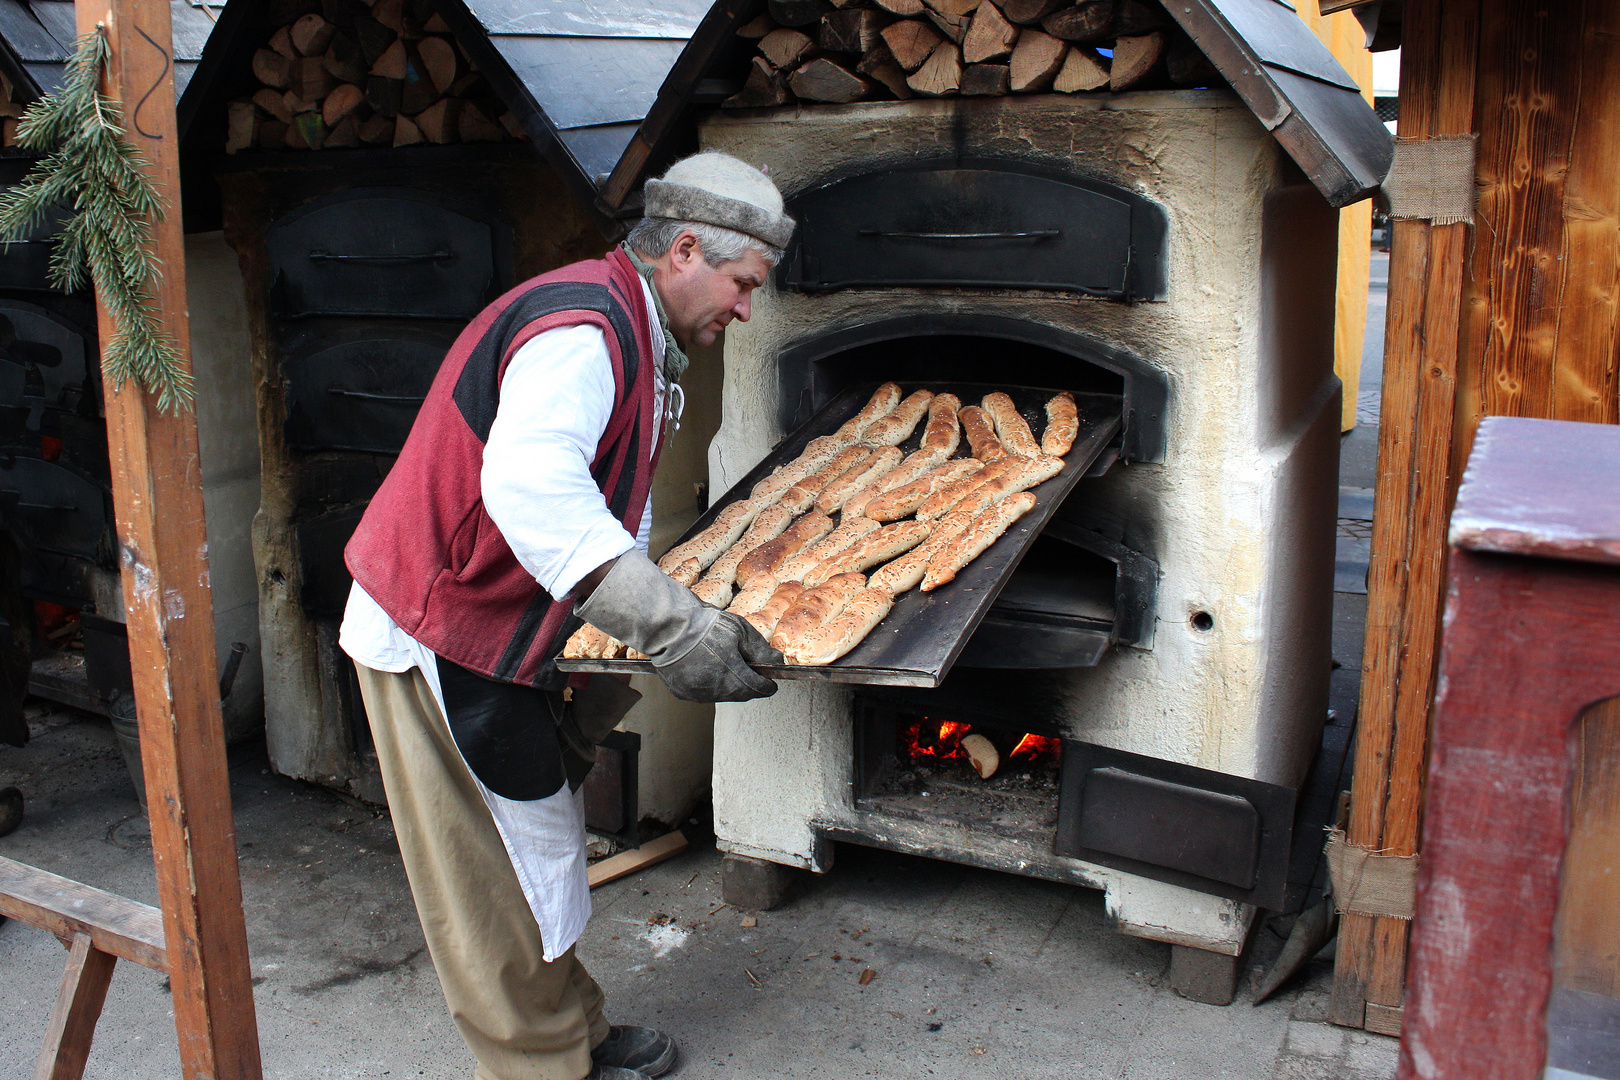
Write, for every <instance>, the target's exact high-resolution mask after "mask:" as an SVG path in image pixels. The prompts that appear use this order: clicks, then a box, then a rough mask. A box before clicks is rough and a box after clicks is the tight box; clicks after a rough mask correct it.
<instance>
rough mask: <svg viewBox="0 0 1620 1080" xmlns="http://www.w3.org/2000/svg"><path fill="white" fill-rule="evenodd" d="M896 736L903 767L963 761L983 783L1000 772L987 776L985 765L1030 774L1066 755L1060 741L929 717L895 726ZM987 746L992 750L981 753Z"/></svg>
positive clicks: (1042, 736)
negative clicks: (977, 772) (975, 772)
mask: <svg viewBox="0 0 1620 1080" xmlns="http://www.w3.org/2000/svg"><path fill="white" fill-rule="evenodd" d="M896 734H897V735H898V736H899V740H898V743H899V745H898V746H897V747H896V757H897V758H898V759H899V761H900V763H901V765H902V766H905V765H908V764H916V763H918V762H923V761H928V760H935V761H961V762H964V763H967V764H970V765H972V766H973V768H974V769H976V770H978V771H979V773H980V775H981V776H982V777H983V778H984V779H989V777H990V776H991V775H994V773H995V772H996V771H998V770H997V769H996V768H992V769H991V770H990V771H989V772H986V771H985V769H984V767H983V764H982V763H984V762H985V761H986V760H989V761H995V762H997V763H998V764H999V768H1000V769H1001V770H1005V769H1008V768H1010V767H1015V766H1016V767H1018V768H1020V769H1021V770H1023V771H1026V772H1030V771H1035V770H1037V769H1044V768H1047V767H1051V768H1055V767H1056V766H1057V764H1058V762H1059V761H1060V760H1061V759H1062V755H1063V742H1062V740H1061V739H1054V738H1051V737H1050V736H1046V735H1036V734H1033V733H1027V734H1023V735H1018V734H1016V733H1009V732H1008V731H1007V730H1006V729H1005V728H984V729H983V730H979V729H977V728H976V727H975V725H973V724H964V723H961V722H959V721H956V720H935V719H933V718H932V717H927V716H924V717H920V718H918V719H916V720H911V721H907V722H902V723H900V724H898V725H896ZM964 740H966V745H964ZM975 740H978V743H977V745H975ZM984 743H988V744H989V748H987V749H981V748H982V747H983V745H984Z"/></svg>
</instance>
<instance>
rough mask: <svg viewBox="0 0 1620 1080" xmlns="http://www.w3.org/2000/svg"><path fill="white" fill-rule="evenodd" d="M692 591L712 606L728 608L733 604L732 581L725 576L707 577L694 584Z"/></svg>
mask: <svg viewBox="0 0 1620 1080" xmlns="http://www.w3.org/2000/svg"><path fill="white" fill-rule="evenodd" d="M692 592H693V593H695V594H696V595H697V598H698V599H699V600H701V601H703V602H704V603H705V604H708V605H709V606H710V607H717V608H726V607H730V606H731V595H732V588H731V582H730V581H727V580H725V579H724V578H713V577H705V578H704V579H703V580H702V581H700V582H698V583H697V584H696V585H694V586H692Z"/></svg>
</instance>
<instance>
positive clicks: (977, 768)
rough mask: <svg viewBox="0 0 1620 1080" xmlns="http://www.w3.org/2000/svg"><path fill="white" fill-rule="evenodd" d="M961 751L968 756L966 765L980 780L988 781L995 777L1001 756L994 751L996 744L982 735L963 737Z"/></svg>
mask: <svg viewBox="0 0 1620 1080" xmlns="http://www.w3.org/2000/svg"><path fill="white" fill-rule="evenodd" d="M962 750H963V751H964V752H965V753H966V754H967V756H968V763H969V764H970V765H972V766H973V771H974V772H976V773H978V774H979V778H980V779H981V780H988V779H990V778H991V777H992V776H994V775H996V770H997V769H999V768H1001V754H1000V753H999V752H997V750H996V744H995V743H993V742H991V741H990V740H989V739H987V738H985V737H984V736H983V735H965V736H963V737H962Z"/></svg>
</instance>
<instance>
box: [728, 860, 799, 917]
mask: <svg viewBox="0 0 1620 1080" xmlns="http://www.w3.org/2000/svg"><path fill="white" fill-rule="evenodd" d="M802 873H803V871H802V870H799V869H798V868H796V867H792V866H783V865H781V864H780V863H773V862H766V861H765V860H764V859H750V858H748V857H747V856H745V855H727V856H726V857H725V859H724V860H723V861H722V862H721V864H720V896H721V899H723V900H725V902H726V903H728V904H730V905H731V906H732V907H734V908H741V909H743V910H744V911H770V910H772V909H773V908H775V907H777V906H778V905H780V904H781V903H782V902H783V901H785V900H787V899H788V897H789V896H790V895H791V894H792V892H793V889H794V887H795V886H796V885H797V884H798V883H799V878H800V875H801V874H802Z"/></svg>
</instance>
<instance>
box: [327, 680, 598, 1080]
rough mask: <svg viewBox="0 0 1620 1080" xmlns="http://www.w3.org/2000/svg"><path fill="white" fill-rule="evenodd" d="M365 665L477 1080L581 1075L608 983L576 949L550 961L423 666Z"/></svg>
mask: <svg viewBox="0 0 1620 1080" xmlns="http://www.w3.org/2000/svg"><path fill="white" fill-rule="evenodd" d="M355 667H356V670H357V672H358V674H359V680H360V695H361V697H362V698H364V699H365V703H366V715H367V716H368V717H370V720H371V732H372V738H373V739H374V740H375V742H376V745H377V759H378V761H379V762H380V764H381V765H382V775H383V785H384V787H385V788H386V789H387V791H388V809H389V812H390V814H391V815H392V816H393V819H394V831H395V833H396V834H397V835H398V837H399V850H400V854H401V855H403V856H404V859H405V873H406V875H407V876H408V877H409V878H410V882H411V893H412V895H413V896H414V897H415V898H416V912H417V915H418V916H420V918H421V920H422V933H423V936H425V937H426V938H427V946H428V952H429V954H430V955H431V956H432V957H433V966H434V968H435V969H436V970H437V971H438V973H439V985H440V986H441V987H442V988H443V989H444V1000H445V1003H446V1004H448V1005H449V1007H450V1017H451V1019H452V1020H454V1021H455V1023H456V1027H457V1028H459V1029H460V1031H461V1037H462V1038H463V1039H465V1040H466V1041H467V1047H468V1049H470V1050H471V1051H472V1052H473V1057H475V1058H476V1059H477V1061H478V1069H477V1072H476V1073H474V1076H475V1078H476V1080H582V1078H583V1077H585V1076H586V1075H587V1074H589V1073H590V1071H591V1047H593V1046H595V1045H596V1044H598V1043H600V1042H601V1041H602V1040H603V1039H605V1038H607V1034H608V1023H607V1021H606V1020H605V1019H603V1017H602V990H601V988H600V987H598V986H597V985H596V980H595V979H592V978H591V976H590V975H589V974H588V973H587V972H586V970H585V967H584V965H582V964H581V963H580V962H579V960H578V958H576V957H575V955H574V950H573V949H569V950H568V951H567V952H566V953H564V954H563V955H562V956H560V957H558V958H557V959H556V960H554V961H552V962H551V963H549V964H548V963H546V961H545V959H544V956H545V950H544V948H543V947H542V945H541V941H540V928H539V926H538V925H536V924H535V921H534V915H533V914H532V913H531V912H530V911H529V903H528V901H527V900H526V899H524V896H523V889H522V887H521V886H519V884H518V879H517V874H516V873H515V872H514V871H513V870H512V862H511V859H510V858H509V857H508V856H507V854H506V848H505V846H504V845H503V844H502V843H501V836H500V833H499V832H497V831H496V829H495V821H494V819H493V818H491V817H490V813H489V808H488V807H487V806H485V805H484V800H483V796H482V795H480V793H479V790H478V783H477V781H475V780H474V779H473V775H472V772H471V771H470V770H469V769H468V768H467V765H466V763H465V762H464V761H462V759H461V753H460V752H459V751H458V750H457V749H456V744H455V741H454V740H453V739H452V738H451V737H450V728H449V726H448V725H447V724H446V723H445V720H444V717H443V716H442V715H441V714H440V712H439V706H438V703H437V702H436V701H434V699H433V691H432V690H431V689H430V688H429V687H428V683H427V680H426V679H425V678H424V677H423V676H422V673H421V672H420V671H418V670H417V669H416V668H412V669H411V670H410V671H406V672H399V673H394V672H387V671H374V670H372V669H371V668H368V667H365V666H364V665H360V664H356V665H355Z"/></svg>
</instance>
